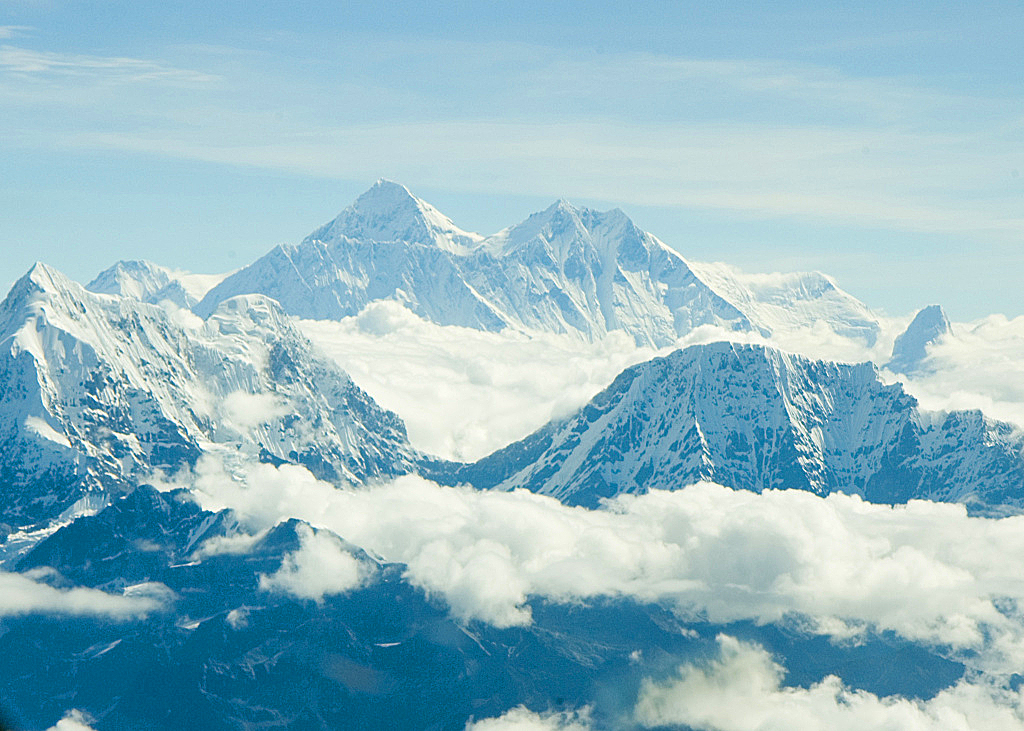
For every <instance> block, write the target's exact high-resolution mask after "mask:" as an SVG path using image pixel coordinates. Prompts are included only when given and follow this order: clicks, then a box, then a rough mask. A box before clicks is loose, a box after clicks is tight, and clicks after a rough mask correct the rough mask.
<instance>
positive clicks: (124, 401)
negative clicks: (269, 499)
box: [0, 264, 413, 524]
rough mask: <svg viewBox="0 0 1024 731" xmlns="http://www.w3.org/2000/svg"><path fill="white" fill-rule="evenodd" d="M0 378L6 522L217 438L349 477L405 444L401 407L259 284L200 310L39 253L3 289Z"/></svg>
mask: <svg viewBox="0 0 1024 731" xmlns="http://www.w3.org/2000/svg"><path fill="white" fill-rule="evenodd" d="M0 384H2V385H0V464H2V466H0V484H3V485H4V488H3V489H4V501H5V510H4V520H5V521H7V522H9V523H12V522H13V523H16V524H28V523H33V522H36V521H39V520H45V519H49V518H53V517H56V516H57V515H59V514H60V513H61V512H62V511H64V510H66V509H68V508H71V507H72V506H73V505H74V504H75V503H76V502H77V501H79V500H83V499H84V500H85V503H83V504H82V505H80V506H79V507H89V506H95V504H97V502H99V503H102V502H103V501H104V500H105V499H106V496H107V495H108V493H110V492H111V491H114V492H117V491H121V490H127V489H130V488H131V487H133V486H134V484H135V483H136V482H137V481H139V480H141V479H146V477H147V475H149V474H150V473H151V472H152V470H153V469H154V468H159V469H161V470H165V471H168V472H173V471H175V470H177V469H180V468H182V467H186V466H189V465H191V464H193V463H194V462H195V460H196V458H197V457H198V455H199V454H200V453H201V452H202V451H204V450H209V449H211V448H216V447H217V446H221V447H224V448H230V449H231V450H233V451H236V452H238V453H240V454H245V455H250V456H251V457H253V458H259V459H264V460H270V461H277V460H280V461H292V462H300V463H303V464H306V465H307V466H309V467H310V469H312V470H313V471H314V472H315V473H317V474H320V475H322V476H323V477H325V478H327V479H331V480H335V481H339V482H349V483H350V482H358V481H361V480H364V479H367V478H369V477H372V476H375V475H391V474H395V473H400V472H404V471H408V468H409V465H410V464H411V459H412V455H413V452H412V450H411V448H409V446H408V442H407V439H406V435H405V427H404V425H403V424H402V422H401V420H400V419H398V417H396V416H395V415H394V414H392V413H390V412H386V411H384V410H382V409H380V408H379V407H378V406H377V405H376V404H375V403H374V402H373V401H372V400H371V399H370V398H369V397H368V396H367V395H366V394H365V393H364V392H363V391H361V390H360V389H359V388H358V387H356V386H355V384H354V383H352V380H351V379H350V378H349V377H348V376H347V374H345V373H344V372H343V371H342V370H341V369H340V368H338V367H337V366H336V365H335V364H334V363H333V361H329V360H326V359H324V358H322V357H320V356H318V355H316V354H315V353H314V352H313V350H312V348H311V346H310V344H309V342H308V341H307V340H306V338H305V337H303V336H302V335H301V334H300V333H299V332H298V331H297V330H296V329H295V327H294V326H293V325H292V323H291V321H290V319H289V318H288V317H287V316H286V315H284V313H283V312H281V310H280V308H279V307H278V305H277V304H276V303H275V302H273V301H272V300H269V299H267V298H265V297H262V296H259V295H251V296H246V297H238V298H234V299H231V300H228V301H225V302H224V303H222V304H221V305H220V307H218V309H217V311H216V312H214V313H213V314H211V316H210V317H209V318H208V319H207V320H206V321H205V322H204V321H201V320H199V319H198V318H197V317H195V316H194V315H192V314H191V313H190V312H188V311H187V310H180V309H177V308H175V307H173V306H170V305H168V306H167V307H166V308H162V307H158V306H154V305H150V304H146V303H144V302H140V301H138V300H136V299H133V298H129V297H117V296H111V295H102V294H94V293H91V292H88V291H86V290H85V289H84V288H83V287H81V286H80V285H78V284H77V283H75V282H72V281H71V280H69V279H67V278H66V277H64V276H63V275H62V274H60V273H59V272H57V271H55V270H53V269H51V268H49V267H47V266H45V265H42V264H37V265H36V266H34V267H33V268H32V270H31V271H30V272H29V273H28V274H26V275H25V276H24V277H23V278H22V279H21V280H19V281H18V282H17V283H16V284H15V286H14V287H13V288H12V290H11V292H10V294H9V295H8V296H7V298H6V299H5V300H4V301H3V303H2V304H0ZM89 496H93V497H89Z"/></svg>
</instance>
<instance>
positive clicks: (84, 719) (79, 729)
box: [47, 708, 93, 731]
mask: <svg viewBox="0 0 1024 731" xmlns="http://www.w3.org/2000/svg"><path fill="white" fill-rule="evenodd" d="M92 721H93V719H92V718H91V717H90V716H89V715H88V714H87V713H85V712H83V711H80V710H78V709H77V708H73V709H71V710H70V711H68V712H67V713H65V714H64V718H62V719H61V720H59V721H57V725H56V726H52V727H50V728H49V729H47V731H92V726H90V725H89V724H91V723H92Z"/></svg>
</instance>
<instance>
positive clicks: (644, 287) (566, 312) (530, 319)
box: [196, 180, 878, 347]
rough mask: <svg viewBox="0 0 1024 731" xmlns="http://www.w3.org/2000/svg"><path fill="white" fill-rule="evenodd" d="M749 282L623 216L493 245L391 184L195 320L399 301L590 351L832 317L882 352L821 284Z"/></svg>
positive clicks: (514, 235)
mask: <svg viewBox="0 0 1024 731" xmlns="http://www.w3.org/2000/svg"><path fill="white" fill-rule="evenodd" d="M750 284H751V282H750V281H747V280H744V279H743V278H742V277H741V276H740V275H738V274H736V273H735V272H733V273H730V272H729V271H727V270H726V269H723V268H721V267H715V266H712V265H703V266H702V267H700V268H695V267H692V266H691V265H690V264H688V263H687V262H686V260H684V259H683V257H682V256H680V255H679V254H678V253H677V252H676V251H675V250H673V249H671V248H670V247H668V246H666V245H665V244H664V243H662V242H661V241H659V240H658V239H657V238H655V237H654V236H653V235H651V234H649V233H647V232H645V231H642V230H640V229H639V228H638V227H637V226H636V225H635V224H634V223H633V222H632V221H630V219H629V218H628V217H627V216H626V215H625V214H624V213H623V212H622V211H620V210H618V209H615V210H612V211H607V212H598V211H594V210H590V209H587V208H577V207H575V206H572V205H570V204H569V203H567V202H565V201H558V202H556V203H555V204H553V205H552V206H550V207H549V208H548V209H547V210H544V211H541V212H539V213H535V214H534V215H532V216H530V217H529V218H528V219H526V220H525V221H523V222H522V223H520V224H517V225H515V226H511V227H509V228H507V229H504V230H503V231H500V232H498V233H497V234H494V235H492V236H487V237H484V236H480V235H478V234H473V233H468V232H466V231H463V230H461V229H459V228H458V227H457V226H455V224H453V223H452V222H451V221H450V220H449V219H448V218H446V217H445V216H443V215H442V214H441V213H439V212H438V211H437V210H436V209H435V208H433V207H432V206H430V205H429V204H427V203H425V202H423V201H421V200H419V199H418V198H416V197H415V196H413V195H412V194H411V193H410V192H409V191H408V190H407V189H406V188H404V187H403V186H401V185H398V184H396V183H392V182H389V181H383V180H382V181H379V182H378V183H377V184H376V185H374V186H373V188H371V189H370V190H369V191H368V192H366V193H365V194H363V195H362V196H360V197H359V199H358V200H356V202H355V203H354V204H353V205H352V206H350V207H349V208H347V209H345V210H344V211H343V212H342V213H341V214H340V215H339V216H338V217H337V218H336V219H334V220H333V221H332V222H330V223H328V224H327V225H325V226H322V227H321V228H319V229H317V230H316V231H314V232H313V233H312V234H310V235H309V236H308V237H307V238H306V239H305V240H304V241H303V242H302V243H300V244H298V245H281V246H278V247H276V248H275V249H273V250H272V251H271V252H270V253H268V254H267V255H266V256H264V257H262V258H261V259H259V260H257V261H256V262H254V263H253V264H251V265H249V266H247V267H244V268H243V269H241V270H239V271H238V272H236V273H234V274H232V275H231V276H229V277H227V278H226V279H224V281H222V282H221V283H220V284H218V285H217V286H215V287H214V288H213V289H211V290H210V291H209V292H208V293H207V294H206V296H205V297H204V298H203V299H202V301H201V302H200V303H199V305H197V307H196V312H197V313H198V314H200V315H201V316H206V315H207V314H209V313H210V312H212V311H213V310H214V308H216V306H217V305H218V303H220V302H221V301H223V300H224V299H227V298H229V297H233V296H236V295H239V294H249V293H261V294H265V295H267V296H269V297H272V298H274V299H276V300H277V301H279V302H280V303H281V305H282V306H283V307H284V309H285V311H286V312H288V313H290V314H292V315H296V316H299V317H303V318H308V319H338V318H341V317H347V316H352V315H356V314H358V313H359V312H360V311H361V310H362V309H363V308H364V307H365V306H366V305H367V304H369V303H370V302H373V301H375V300H381V299H393V300H397V301H399V302H401V303H402V304H404V305H405V306H407V307H408V308H409V309H410V310H412V311H413V312H415V313H416V314H417V315H419V316H421V317H423V318H425V319H428V320H431V321H433V322H435V323H438V324H441V325H462V326H465V327H473V328H478V329H482V330H490V331H497V330H502V329H504V328H514V329H520V330H541V331H546V332H553V333H567V334H571V335H574V336H577V337H581V338H583V339H586V340H594V339H596V338H599V337H601V336H602V335H604V334H606V333H608V332H611V331H616V330H622V331H625V332H627V333H628V334H630V335H631V336H632V337H633V338H634V339H635V340H636V342H637V343H638V344H641V345H655V346H659V347H660V346H665V345H671V344H672V343H674V342H675V340H676V339H677V338H678V337H679V336H681V335H684V334H686V333H688V332H690V331H691V330H693V329H694V328H696V327H699V326H701V325H718V326H722V327H725V328H727V329H732V330H744V331H758V332H760V333H761V334H763V335H768V334H770V333H771V332H773V331H774V330H775V329H776V328H778V327H780V326H781V327H787V326H792V325H794V324H806V323H813V322H815V321H817V320H820V319H828V320H829V321H830V322H833V323H836V329H837V331H838V332H841V333H843V334H851V335H856V336H859V337H865V338H867V339H869V340H871V341H873V338H874V335H875V333H876V332H877V329H878V325H877V323H876V322H875V321H874V320H873V319H872V316H871V314H870V313H869V312H868V311H867V310H866V308H865V307H864V306H863V305H862V304H861V303H859V302H857V301H856V300H855V299H853V298H852V297H850V296H849V295H847V294H845V293H843V292H842V291H841V290H839V289H838V288H837V287H836V286H835V285H834V283H833V282H831V280H828V279H827V278H825V277H823V276H822V275H817V274H811V275H800V276H797V277H795V278H790V279H785V280H779V281H776V282H774V283H772V284H771V285H767V284H764V283H761V284H758V285H757V286H753V287H752V286H749V285H750Z"/></svg>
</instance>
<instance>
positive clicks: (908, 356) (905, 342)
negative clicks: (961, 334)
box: [886, 305, 951, 374]
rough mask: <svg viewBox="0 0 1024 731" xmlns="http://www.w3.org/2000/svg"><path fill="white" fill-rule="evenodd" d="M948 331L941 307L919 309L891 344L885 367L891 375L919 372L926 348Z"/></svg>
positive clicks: (947, 320) (931, 306) (946, 320)
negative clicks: (890, 351)
mask: <svg viewBox="0 0 1024 731" xmlns="http://www.w3.org/2000/svg"><path fill="white" fill-rule="evenodd" d="M950 331H951V327H950V324H949V319H948V318H947V317H946V313H945V312H944V311H943V310H942V307H940V306H939V305H929V306H928V307H925V308H923V309H921V310H920V311H919V312H918V313H917V315H915V316H914V320H913V322H911V323H910V325H908V326H907V329H906V330H905V331H904V332H903V334H901V335H900V336H899V337H898V338H896V342H895V343H893V346H892V358H890V359H889V362H888V363H887V364H886V365H887V367H888V368H889V370H891V371H892V372H893V373H904V374H909V373H912V372H914V371H916V370H919V369H920V367H921V364H922V361H924V359H925V356H926V355H927V348H928V346H929V345H931V344H932V343H934V342H935V341H936V340H938V339H939V338H940V337H942V336H943V335H945V334H946V333H948V332H950Z"/></svg>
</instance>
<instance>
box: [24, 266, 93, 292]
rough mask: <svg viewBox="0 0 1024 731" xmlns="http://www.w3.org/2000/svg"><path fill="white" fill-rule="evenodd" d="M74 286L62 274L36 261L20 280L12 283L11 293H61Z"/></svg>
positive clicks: (74, 284)
mask: <svg viewBox="0 0 1024 731" xmlns="http://www.w3.org/2000/svg"><path fill="white" fill-rule="evenodd" d="M76 285H77V283H73V282H72V281H71V279H69V278H68V277H67V275H65V274H64V273H63V272H61V271H58V270H57V269H54V268H53V267H51V266H50V265H48V264H44V263H43V262H41V261H37V262H36V263H35V264H33V265H32V267H31V268H30V269H29V270H28V271H27V272H26V273H25V274H24V275H23V276H22V277H21V279H19V280H18V281H17V282H15V283H14V286H13V287H12V288H11V293H12V294H13V293H15V292H24V291H35V292H51V293H55V292H63V291H65V290H67V289H68V288H69V287H73V286H76Z"/></svg>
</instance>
